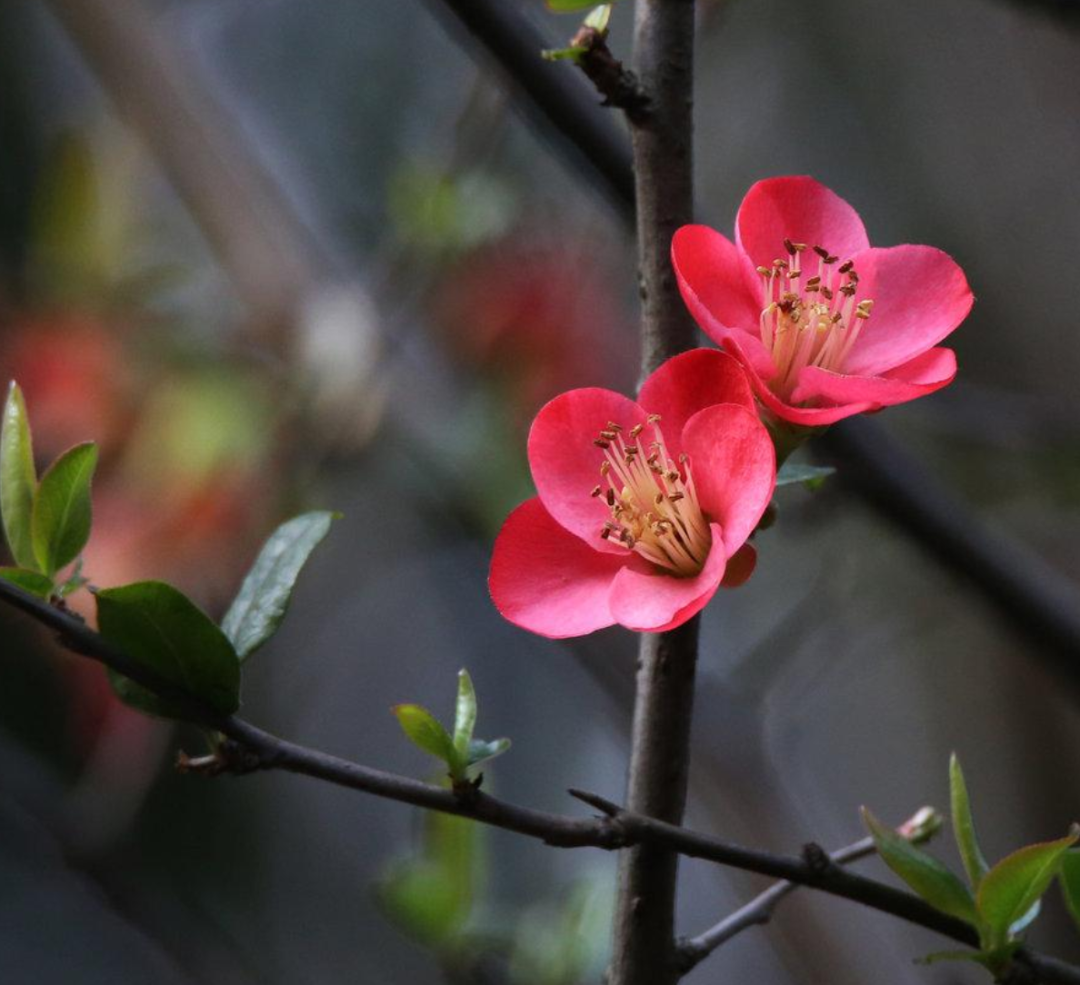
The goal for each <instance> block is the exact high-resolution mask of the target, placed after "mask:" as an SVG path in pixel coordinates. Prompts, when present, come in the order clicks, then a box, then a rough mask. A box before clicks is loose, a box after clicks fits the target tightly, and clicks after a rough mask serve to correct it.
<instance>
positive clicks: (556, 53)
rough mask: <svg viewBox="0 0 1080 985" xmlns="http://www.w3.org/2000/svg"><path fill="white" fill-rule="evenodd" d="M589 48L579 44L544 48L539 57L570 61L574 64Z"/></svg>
mask: <svg viewBox="0 0 1080 985" xmlns="http://www.w3.org/2000/svg"><path fill="white" fill-rule="evenodd" d="M588 50H589V49H588V48H586V47H584V46H583V45H580V44H575V45H571V46H570V47H569V48H544V50H543V51H541V52H540V57H541V58H543V59H544V61H546V62H562V61H570V62H573V63H574V64H575V65H576V64H577V63H578V59H579V58H581V56H582V55H584V54H585V53H586V52H587V51H588Z"/></svg>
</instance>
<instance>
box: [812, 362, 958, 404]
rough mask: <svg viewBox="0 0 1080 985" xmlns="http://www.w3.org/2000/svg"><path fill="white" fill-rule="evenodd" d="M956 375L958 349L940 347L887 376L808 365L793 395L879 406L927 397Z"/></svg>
mask: <svg viewBox="0 0 1080 985" xmlns="http://www.w3.org/2000/svg"><path fill="white" fill-rule="evenodd" d="M955 376H956V353H954V352H953V351H952V349H943V348H941V347H937V348H934V349H930V350H929V351H927V352H924V353H923V354H922V355H921V356H916V357H915V358H914V359H912V360H911V361H910V362H906V363H904V365H903V366H898V367H897V368H896V369H892V370H889V372H888V373H886V374H885V375H884V376H848V375H845V374H841V373H829V372H827V371H826V370H823V369H819V368H818V367H817V366H808V367H806V369H804V370H803V371H802V372H801V373H800V374H799V385H798V387H796V389H795V392H794V393H793V394H792V399H793V400H795V401H802V400H823V401H825V402H827V403H835V404H853V403H856V402H859V403H861V402H867V403H870V404H872V405H873V406H872V408H871V409H873V410H878V409H879V408H881V407H891V406H892V405H893V404H903V403H907V401H909V400H915V399H917V398H918V397H925V396H926V394H928V393H933V392H934V391H935V390H940V389H941V388H942V387H943V386H947V385H948V384H949V383H951V382H952V381H953V379H954V377H955Z"/></svg>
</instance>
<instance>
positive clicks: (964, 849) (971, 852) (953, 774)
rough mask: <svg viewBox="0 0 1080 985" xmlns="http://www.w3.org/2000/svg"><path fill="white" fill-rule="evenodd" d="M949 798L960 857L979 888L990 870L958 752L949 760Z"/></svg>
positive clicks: (973, 885)
mask: <svg viewBox="0 0 1080 985" xmlns="http://www.w3.org/2000/svg"><path fill="white" fill-rule="evenodd" d="M949 799H950V801H951V805H952V826H953V834H954V835H955V836H956V847H957V848H958V849H959V850H960V858H961V859H962V860H963V863H964V870H965V871H966V872H967V875H968V879H969V880H970V882H971V888H972V889H978V888H979V883H980V882H982V878H983V876H985V875H986V873H987V872H988V871H989V869H990V866H989V865H987V864H986V859H985V858H984V857H983V853H982V852H981V851H980V850H979V842H978V840H977V839H976V837H975V821H974V819H973V818H972V816H971V803H970V801H969V799H968V791H967V784H966V783H965V782H964V771H963V770H962V769H961V768H960V760H959V759H958V758H957V755H956V753H953V754H952V758H951V759H950V760H949Z"/></svg>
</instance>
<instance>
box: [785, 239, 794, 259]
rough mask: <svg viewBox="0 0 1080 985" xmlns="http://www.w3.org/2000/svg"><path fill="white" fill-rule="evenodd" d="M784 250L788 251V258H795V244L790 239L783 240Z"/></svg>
mask: <svg viewBox="0 0 1080 985" xmlns="http://www.w3.org/2000/svg"><path fill="white" fill-rule="evenodd" d="M784 249H785V250H787V251H788V256H792V257H793V256H795V253H796V250H795V244H794V243H793V242H791V240H790V239H785V240H784Z"/></svg>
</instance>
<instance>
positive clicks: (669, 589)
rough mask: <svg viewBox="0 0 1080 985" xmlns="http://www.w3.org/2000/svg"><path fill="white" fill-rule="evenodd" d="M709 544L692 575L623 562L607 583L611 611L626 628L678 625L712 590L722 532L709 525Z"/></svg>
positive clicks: (719, 570)
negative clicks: (709, 548)
mask: <svg viewBox="0 0 1080 985" xmlns="http://www.w3.org/2000/svg"><path fill="white" fill-rule="evenodd" d="M709 529H710V530H711V531H712V538H713V546H712V549H711V550H710V551H709V556H708V557H707V558H706V559H705V566H704V567H703V568H702V569H701V571H700V572H699V573H698V574H697V575H695V576H694V577H693V578H676V577H674V576H673V575H670V574H665V573H664V572H662V571H660V570H659V569H658V568H655V567H654V566H652V565H636V564H635V565H627V566H626V567H625V568H623V569H622V570H621V571H620V572H619V573H618V574H617V575H616V576H615V580H614V581H613V582H612V583H611V596H610V600H609V601H610V605H611V614H612V616H614V617H615V621H616V622H618V623H620V624H621V625H623V626H626V628H627V629H633V630H637V631H638V632H642V633H662V632H664V631H665V630H668V629H674V628H675V627H676V626H681V625H682V624H683V623H684V622H686V620H687V619H689V618H690V617H691V616H694V615H696V614H697V613H698V612H700V611H701V610H702V609H703V608H705V605H706V604H707V603H708V601H709V599H711V598H712V597H713V595H715V594H716V590H717V589H718V588H719V587H720V580H721V579H722V578H723V577H724V570H725V567H726V559H725V557H724V545H723V542H722V532H721V530H720V528H719V526H717V525H716V524H715V523H712V524H710V525H709Z"/></svg>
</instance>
